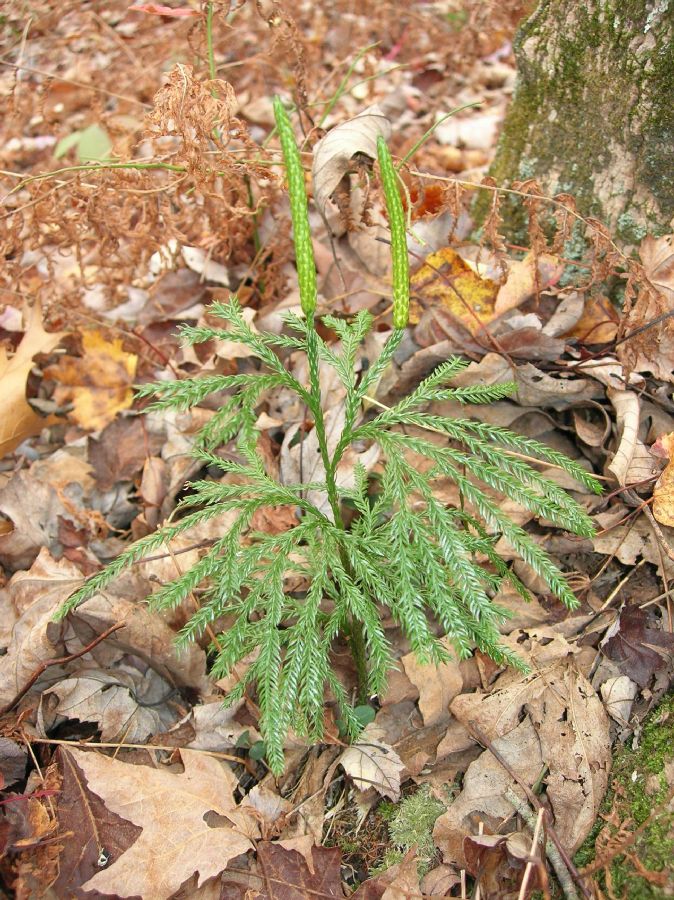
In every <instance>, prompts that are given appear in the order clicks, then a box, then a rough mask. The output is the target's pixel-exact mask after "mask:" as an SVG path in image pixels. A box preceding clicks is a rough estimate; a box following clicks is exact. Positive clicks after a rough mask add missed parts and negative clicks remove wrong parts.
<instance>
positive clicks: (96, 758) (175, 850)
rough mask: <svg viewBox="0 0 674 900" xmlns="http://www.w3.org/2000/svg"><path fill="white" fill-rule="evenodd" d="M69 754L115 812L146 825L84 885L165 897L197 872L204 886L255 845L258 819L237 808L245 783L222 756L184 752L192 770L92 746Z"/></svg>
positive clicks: (158, 898) (119, 893)
mask: <svg viewBox="0 0 674 900" xmlns="http://www.w3.org/2000/svg"><path fill="white" fill-rule="evenodd" d="M69 754H70V755H71V756H72V758H73V759H74V761H75V763H76V764H77V766H78V767H79V768H80V769H81V770H82V772H83V773H84V776H85V778H86V780H87V784H88V787H89V789H90V790H91V791H93V792H94V793H95V794H97V795H98V796H99V797H100V798H101V799H102V800H103V802H104V803H105V806H106V807H107V809H108V810H109V811H110V812H111V813H114V814H116V815H118V816H121V817H122V818H123V819H125V820H126V821H127V822H132V823H133V824H134V825H137V826H140V827H141V828H142V832H141V834H140V835H139V837H138V838H137V839H136V841H135V842H134V843H133V844H132V845H131V846H130V847H129V849H128V850H126V851H125V852H124V853H122V855H121V856H120V857H119V859H117V860H116V861H115V862H114V863H113V864H112V865H111V866H110V867H109V868H107V869H105V870H104V871H102V872H97V873H96V874H95V875H94V876H93V877H92V878H90V879H89V881H87V882H85V884H83V885H82V889H83V890H85V891H94V890H95V891H98V892H100V893H101V894H112V895H116V896H119V897H133V896H141V897H151V898H152V900H164V898H167V897H170V896H171V895H172V894H173V893H174V892H175V891H177V890H178V888H179V887H180V886H181V884H183V882H185V881H186V880H187V879H189V878H191V877H192V876H193V875H194V874H195V873H196V874H197V876H198V887H201V885H202V884H203V883H204V882H205V881H206V880H207V879H209V878H213V877H215V876H216V875H219V874H220V873H221V872H222V871H223V869H224V868H225V866H226V865H227V863H228V862H229V860H230V859H233V858H234V857H236V856H239V855H240V854H242V853H246V852H247V851H248V850H251V849H253V842H252V840H251V838H253V837H257V836H258V835H259V831H258V828H257V824H256V823H255V821H254V820H253V819H252V817H251V816H250V815H249V813H248V812H246V810H245V809H242V808H237V806H236V803H235V802H234V791H235V789H236V787H237V780H236V778H235V777H234V775H233V774H232V772H231V770H230V769H228V768H227V767H225V766H223V765H222V763H220V762H218V761H217V760H216V759H213V758H212V757H210V756H207V755H205V754H202V753H198V752H195V751H191V750H181V751H180V755H181V757H182V761H183V765H184V771H183V772H182V773H175V772H168V771H162V770H161V769H151V768H149V767H148V766H134V765H130V764H128V763H123V762H119V761H118V760H116V759H110V758H109V757H107V756H101V755H98V754H95V753H89V752H87V751H84V750H69ZM211 823H212V824H211Z"/></svg>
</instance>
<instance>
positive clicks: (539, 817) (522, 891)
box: [517, 809, 543, 900]
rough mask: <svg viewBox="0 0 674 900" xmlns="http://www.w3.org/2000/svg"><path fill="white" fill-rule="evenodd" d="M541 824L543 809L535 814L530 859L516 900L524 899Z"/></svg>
mask: <svg viewBox="0 0 674 900" xmlns="http://www.w3.org/2000/svg"><path fill="white" fill-rule="evenodd" d="M542 825H543V809H539V810H538V815H537V816H536V825H535V827H534V836H533V838H532V840H531V849H530V850H529V856H531V857H532V859H530V860H529V862H528V863H527V867H526V869H525V870H524V877H523V878H522V884H521V885H520V893H519V896H518V898H517V900H526V896H527V886H528V884H529V879H530V878H531V873H532V872H533V869H534V862H533V859H534V858H536V855H537V850H538V840H539V837H540V834H541V826H542Z"/></svg>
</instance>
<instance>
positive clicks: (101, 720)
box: [45, 662, 179, 744]
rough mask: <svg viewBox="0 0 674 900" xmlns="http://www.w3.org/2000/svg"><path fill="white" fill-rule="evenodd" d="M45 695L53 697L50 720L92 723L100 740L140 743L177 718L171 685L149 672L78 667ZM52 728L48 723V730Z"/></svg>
mask: <svg viewBox="0 0 674 900" xmlns="http://www.w3.org/2000/svg"><path fill="white" fill-rule="evenodd" d="M45 694H52V695H54V696H55V697H56V698H58V704H57V705H56V707H55V708H54V709H53V710H52V711H51V715H50V719H51V717H52V716H57V715H58V716H63V717H64V718H65V719H77V721H79V722H94V723H96V724H97V725H98V726H99V730H100V732H101V740H103V741H122V742H126V743H130V744H132V743H142V742H144V741H145V740H146V739H147V738H148V737H150V735H153V734H157V733H158V732H162V731H168V729H169V728H170V727H171V726H172V725H173V724H174V723H175V722H176V721H177V720H178V718H179V712H178V708H177V706H176V705H175V704H174V705H173V706H171V705H170V703H169V702H167V698H168V700H170V698H171V697H172V696H173V689H172V686H171V684H170V683H169V682H168V681H166V680H165V679H163V678H162V677H161V676H160V675H158V674H157V673H156V672H155V671H154V669H151V668H145V671H140V670H139V669H138V668H137V667H135V666H132V665H129V664H124V663H123V662H122V663H121V665H119V666H116V667H115V668H114V669H110V670H108V671H106V670H102V669H99V668H97V667H95V666H84V667H81V668H78V669H76V670H75V672H73V674H72V676H71V677H70V678H63V679H62V680H60V681H58V682H57V683H56V684H55V685H54V686H53V687H51V688H49V690H48V691H46V692H45ZM48 727H49V728H51V727H53V726H52V725H51V723H50V724H49V726H48Z"/></svg>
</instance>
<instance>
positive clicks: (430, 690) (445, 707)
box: [400, 638, 463, 727]
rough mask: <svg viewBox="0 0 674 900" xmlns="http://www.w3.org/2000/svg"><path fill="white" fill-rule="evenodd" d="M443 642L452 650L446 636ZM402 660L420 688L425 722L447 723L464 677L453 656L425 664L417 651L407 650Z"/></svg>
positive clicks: (407, 673) (412, 680) (410, 676)
mask: <svg viewBox="0 0 674 900" xmlns="http://www.w3.org/2000/svg"><path fill="white" fill-rule="evenodd" d="M442 643H443V645H444V646H445V649H446V650H448V651H449V652H450V653H452V652H453V647H452V644H451V642H450V641H448V640H447V638H445V639H444V640H443V642H442ZM400 662H401V663H402V664H403V666H404V668H405V674H406V675H407V677H408V678H409V680H410V681H411V682H412V684H413V685H415V687H416V688H417V689H418V690H419V711H420V712H421V715H422V716H423V719H424V725H425V726H426V727H429V726H431V725H438V724H439V723H441V722H448V721H449V719H450V714H449V704H450V703H451V702H452V700H453V699H454V698H455V697H456V696H457V694H460V693H461V691H462V690H463V676H462V675H461V669H460V667H459V663H458V662H457V660H455V659H452V660H450V661H449V662H447V663H442V665H439V666H424V665H421V664H420V663H419V662H418V660H417V657H416V655H415V654H414V653H407V654H406V655H405V656H403V657H402V659H401V660H400Z"/></svg>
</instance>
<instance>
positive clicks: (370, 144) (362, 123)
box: [312, 104, 391, 214]
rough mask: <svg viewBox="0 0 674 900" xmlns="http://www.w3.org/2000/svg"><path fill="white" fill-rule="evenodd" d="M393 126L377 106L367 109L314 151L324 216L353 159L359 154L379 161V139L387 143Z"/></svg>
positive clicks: (317, 195) (316, 191)
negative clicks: (382, 138) (383, 139)
mask: <svg viewBox="0 0 674 900" xmlns="http://www.w3.org/2000/svg"><path fill="white" fill-rule="evenodd" d="M390 134H391V123H390V122H389V120H388V118H387V116H386V115H385V114H384V112H383V110H382V109H381V108H380V107H379V106H378V105H376V104H375V105H374V106H368V107H367V109H364V110H363V111H362V112H361V113H359V114H358V115H357V116H354V118H353V119H349V121H348V122H343V123H342V124H341V125H338V126H337V127H336V128H333V129H332V131H330V132H328V134H326V136H325V137H324V138H322V140H320V141H319V142H318V144H316V146H315V148H314V162H313V166H312V178H313V185H314V200H315V202H316V205H317V206H318V208H319V209H320V210H321V212H322V213H323V214H325V213H326V212H327V205H328V201H329V199H330V197H331V195H332V193H333V191H334V190H335V188H336V187H337V185H338V184H339V182H340V181H341V180H342V178H343V177H344V176H345V175H346V174H347V173H348V172H350V171H352V169H353V163H352V160H353V157H354V156H355V155H356V154H357V153H358V154H363V155H365V156H368V157H369V158H370V159H373V160H374V159H376V158H377V138H378V137H379V136H380V135H381V136H382V137H384V138H385V139H386V140H388V138H389V137H390Z"/></svg>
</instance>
